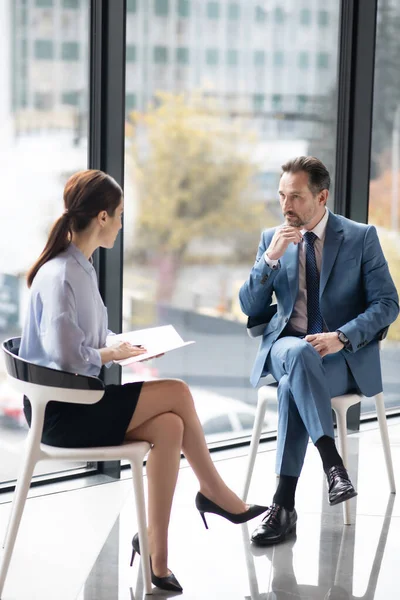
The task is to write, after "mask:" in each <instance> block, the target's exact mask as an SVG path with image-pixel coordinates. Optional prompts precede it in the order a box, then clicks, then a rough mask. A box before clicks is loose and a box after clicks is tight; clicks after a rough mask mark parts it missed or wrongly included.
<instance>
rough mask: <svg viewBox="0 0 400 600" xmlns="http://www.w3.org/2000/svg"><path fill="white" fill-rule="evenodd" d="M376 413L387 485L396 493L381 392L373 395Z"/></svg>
mask: <svg viewBox="0 0 400 600" xmlns="http://www.w3.org/2000/svg"><path fill="white" fill-rule="evenodd" d="M375 405H376V413H377V415H378V423H379V431H380V432H381V439H382V446H383V453H384V455H385V462H386V470H387V474H388V478H389V487H390V492H391V493H392V494H395V493H396V484H395V481H394V473H393V463H392V453H391V450H390V441H389V432H388V426H387V421H386V414H385V404H384V401H383V393H382V392H381V393H380V394H377V395H376V396H375Z"/></svg>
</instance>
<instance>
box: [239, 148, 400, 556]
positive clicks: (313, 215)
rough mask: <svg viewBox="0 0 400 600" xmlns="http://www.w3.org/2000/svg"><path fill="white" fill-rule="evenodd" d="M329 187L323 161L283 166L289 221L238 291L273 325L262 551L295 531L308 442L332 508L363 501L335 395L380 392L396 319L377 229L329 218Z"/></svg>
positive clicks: (257, 368)
mask: <svg viewBox="0 0 400 600" xmlns="http://www.w3.org/2000/svg"><path fill="white" fill-rule="evenodd" d="M329 187H330V176H329V173H328V171H327V169H326V167H325V166H324V165H323V164H322V162H321V161H319V160H318V159H317V158H314V157H310V156H308V157H304V156H301V157H298V158H296V159H293V160H291V161H289V162H287V163H286V164H285V165H283V166H282V175H281V179H280V185H279V197H280V203H281V208H282V212H283V216H284V217H285V223H284V224H283V225H281V226H279V227H276V228H274V229H269V230H266V231H264V232H263V233H262V235H261V241H260V245H259V248H258V252H257V257H256V262H255V264H254V266H253V268H252V270H251V272H250V275H249V278H248V279H247V281H246V282H245V283H244V284H243V286H242V288H241V289H240V293H239V298H240V304H241V307H242V310H243V312H244V313H245V314H246V315H247V316H248V317H250V318H251V319H253V320H255V321H256V322H259V323H263V322H264V323H266V322H268V321H269V322H268V324H267V325H266V327H265V330H264V332H263V337H262V341H261V344H260V348H259V351H258V354H257V357H256V360H255V364H254V368H253V372H252V375H251V379H250V381H251V383H252V385H253V386H254V387H256V386H257V384H258V382H259V380H260V378H261V377H264V376H265V375H267V374H269V373H271V374H272V375H273V376H274V377H275V379H276V380H277V381H278V402H279V421H278V446H277V457H276V472H277V474H278V475H279V484H278V487H277V490H276V493H275V495H274V498H273V503H272V505H271V506H270V508H269V510H268V512H267V515H266V517H265V518H264V520H263V522H262V523H261V524H260V525H259V526H258V527H257V529H256V530H255V531H254V533H253V535H252V541H253V542H254V543H255V544H257V545H260V546H264V545H268V544H274V543H278V542H280V541H282V540H283V539H284V538H285V537H286V536H287V535H288V534H289V533H290V532H291V531H293V530H294V528H295V525H296V521H297V515H296V511H295V508H294V500H295V491H296V485H297V481H298V478H299V476H300V472H301V469H302V466H303V462H304V457H305V453H306V449H307V444H308V439H309V437H311V439H312V441H313V443H314V444H315V446H316V447H317V449H318V451H319V453H320V455H321V459H322V464H323V468H324V471H325V473H326V476H327V481H328V493H329V502H330V504H331V505H332V504H338V503H339V502H343V501H345V500H348V499H349V498H352V497H353V496H355V495H356V491H355V489H354V487H353V485H352V483H351V481H350V479H349V476H348V474H347V471H346V470H345V468H344V466H343V462H342V459H341V457H340V455H339V454H338V452H337V449H336V446H335V441H334V432H333V422H332V410H331V397H333V396H338V395H341V394H345V393H346V392H348V391H350V390H355V389H356V390H360V391H361V392H362V393H363V394H365V395H366V396H373V395H375V394H377V393H379V392H381V391H382V376H381V368H380V359H379V340H380V339H382V338H383V337H384V336H385V335H386V331H387V328H388V326H389V325H390V323H392V322H393V321H394V320H395V319H396V317H397V315H398V312H399V304H398V295H397V292H396V288H395V286H394V283H393V280H392V278H391V276H390V273H389V269H388V266H387V262H386V260H385V257H384V255H383V252H382V249H381V246H380V244H379V240H378V237H377V234H376V230H375V228H374V227H373V226H371V225H364V224H361V223H356V222H354V221H350V220H349V219H346V218H344V217H341V216H339V215H334V214H333V213H331V212H330V211H329V210H328V209H327V207H326V203H327V199H328V194H329ZM273 294H274V295H275V300H276V309H277V310H276V312H275V314H274V315H273V317H272V318H271V313H272V312H273V310H271V305H272V301H273Z"/></svg>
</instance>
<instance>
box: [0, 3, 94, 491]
mask: <svg viewBox="0 0 400 600" xmlns="http://www.w3.org/2000/svg"><path fill="white" fill-rule="evenodd" d="M71 8H74V9H75V10H73V11H72V10H71ZM70 20H72V21H73V36H74V37H73V38H72V39H70V41H69V42H68V43H66V42H63V36H62V35H61V34H60V31H59V30H58V27H66V26H67V25H68V23H69V21H70ZM0 22H1V23H2V36H0V131H1V150H2V152H1V155H2V159H1V161H0V179H1V181H2V193H1V200H0V202H1V207H2V218H1V220H0V239H1V253H0V338H1V341H2V340H3V339H5V338H8V337H11V336H15V335H19V333H20V331H21V325H22V321H23V318H24V314H25V306H26V301H27V293H28V290H27V287H26V283H25V274H26V271H27V269H28V268H29V267H30V265H31V264H32V262H33V260H34V259H35V258H36V257H37V256H38V255H39V254H40V252H41V250H42V249H43V246H44V243H45V240H46V238H47V234H48V231H49V227H50V226H51V224H52V223H53V221H54V220H55V219H56V218H57V217H58V216H59V215H60V213H61V212H62V210H63V203H62V191H63V186H64V183H65V181H66V179H67V178H68V176H69V175H70V174H72V173H73V172H74V171H77V170H79V169H84V168H86V166H87V158H86V156H87V107H88V78H87V68H88V3H87V0H81V1H80V2H79V3H78V2H71V1H69V2H66V1H65V0H53V1H44V0H40V1H39V0H13V2H8V1H2V2H0ZM43 27H46V32H47V33H46V39H42V38H41V37H40V33H39V32H40V31H41V30H42V28H43ZM49 32H50V33H49ZM4 34H5V35H4ZM25 435H26V424H25V419H24V417H23V414H22V399H21V397H19V396H18V394H15V393H14V392H13V391H12V390H11V389H10V387H9V386H8V385H7V382H6V377H5V372H4V363H3V356H0V484H1V483H4V482H5V481H8V480H13V479H15V478H16V475H17V468H18V464H19V450H20V449H21V444H18V441H22V440H23V438H24V437H25ZM72 466H74V465H72ZM46 468H47V467H46V465H45V464H43V465H42V466H41V471H42V472H43V471H45V470H46ZM54 468H59V469H62V468H63V465H62V464H60V465H58V466H56V467H55V465H52V470H54ZM66 468H68V469H70V468H71V464H68V466H67V467H66Z"/></svg>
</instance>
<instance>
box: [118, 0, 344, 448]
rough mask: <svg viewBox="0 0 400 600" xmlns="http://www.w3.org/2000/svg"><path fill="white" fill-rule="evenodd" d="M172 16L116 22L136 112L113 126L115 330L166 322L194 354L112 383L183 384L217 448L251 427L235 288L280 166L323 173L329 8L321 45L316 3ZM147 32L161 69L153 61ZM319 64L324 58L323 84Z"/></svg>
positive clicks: (207, 6)
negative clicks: (289, 162)
mask: <svg viewBox="0 0 400 600" xmlns="http://www.w3.org/2000/svg"><path fill="white" fill-rule="evenodd" d="M172 6H173V5H172V3H171V4H170V7H169V12H168V14H167V13H166V12H165V14H164V16H165V19H164V22H163V23H162V25H161V24H160V23H159V22H158V20H155V19H152V18H151V16H150V15H149V14H148V12H147V11H145V9H144V5H143V3H138V4H137V10H136V12H135V13H134V14H130V13H128V15H127V44H128V47H129V45H130V44H133V43H136V44H137V45H138V52H137V60H136V63H135V65H134V69H133V68H131V65H130V64H129V65H128V64H127V71H126V91H127V100H128V98H130V94H135V97H136V98H137V104H136V106H135V110H134V111H132V110H129V109H127V115H126V119H127V128H126V132H127V135H126V146H125V147H126V161H125V197H126V199H125V226H124V245H125V250H124V254H125V256H124V307H123V316H124V328H125V329H126V330H130V329H138V328H143V327H151V326H156V325H165V324H172V325H174V326H175V327H176V329H177V330H178V332H179V333H180V334H181V336H182V337H183V338H184V339H186V340H191V339H195V340H196V344H195V345H193V346H190V347H188V348H187V349H184V350H179V351H176V352H171V353H169V354H168V355H166V356H164V357H163V358H160V359H156V360H153V361H152V362H150V363H143V365H139V364H136V366H135V367H134V368H133V369H132V370H129V369H128V368H126V369H124V370H123V373H122V376H123V380H124V381H129V380H133V379H135V378H136V379H141V378H143V377H144V378H152V377H180V378H183V379H184V380H185V381H187V382H188V383H189V385H190V386H191V389H192V390H193V394H194V398H195V402H196V407H197V409H198V412H199V415H200V418H201V420H202V423H203V427H204V431H205V432H206V434H207V437H208V440H209V441H217V440H225V439H227V438H232V437H237V436H241V435H248V434H249V432H250V431H251V427H252V423H253V420H254V414H255V403H256V391H255V390H253V389H252V388H251V387H250V385H249V380H248V378H249V373H250V370H251V367H252V363H253V360H254V357H255V355H256V351H257V345H258V344H257V341H255V340H250V338H248V337H247V335H246V328H245V323H246V321H245V318H244V316H243V314H242V313H241V310H240V307H239V303H238V290H239V288H240V285H241V284H242V282H243V281H244V279H245V278H246V276H247V274H248V272H249V270H250V268H251V266H252V264H253V261H254V257H255V253H256V250H257V246H258V241H259V235H260V231H261V229H263V228H265V227H269V226H273V225H275V224H277V223H279V222H280V219H281V215H280V208H279V202H278V198H277V188H278V181H279V173H280V166H281V164H282V163H283V162H284V161H285V160H286V159H287V158H288V157H290V156H294V155H296V154H308V153H317V155H319V156H320V157H321V158H322V159H323V160H325V161H326V162H327V164H328V165H329V167H330V169H331V171H332V174H333V175H334V161H335V158H334V157H335V145H334V144H333V146H332V147H331V148H329V149H328V148H327V147H326V143H325V136H326V131H327V128H328V127H332V128H333V127H335V124H336V112H335V110H336V109H335V105H334V104H333V102H332V98H333V97H334V95H335V91H336V88H337V68H336V64H337V54H338V31H339V6H336V8H335V7H332V9H330V11H329V16H330V19H329V26H327V27H326V31H325V35H324V37H323V38H322V37H321V36H320V32H319V29H318V28H317V21H318V18H319V17H318V15H319V14H320V12H321V11H322V10H325V6H326V3H325V2H323V0H318V1H317V2H314V4H313V6H314V8H313V10H311V9H309V10H307V11H305V10H302V8H301V7H299V3H298V2H297V1H296V0H292V1H290V2H288V1H286V2H283V1H282V2H277V3H275V7H274V9H273V10H269V9H268V7H267V6H265V11H264V9H263V8H262V7H261V5H260V3H254V2H249V1H248V0H242V1H241V2H205V3H198V6H197V9H196V10H195V4H194V3H193V5H192V4H191V5H190V6H191V8H193V10H190V11H188V14H187V16H186V18H185V20H184V21H183V20H182V19H181V17H180V13H181V12H182V11H181V9H182V8H183V7H182V6H181V5H180V4H178V8H179V10H178V14H176V12H175V11H174V10H173V9H172ZM237 15H240V18H237ZM277 24H278V25H279V29H278V30H277ZM305 25H309V26H308V27H307V36H304V34H303V30H304V26H305ZM314 26H315V28H314ZM160 35H162V36H163V43H164V44H165V47H164V52H163V61H161V60H159V61H156V62H158V64H152V62H151V61H149V58H148V57H149V52H150V56H151V52H152V49H153V48H154V45H155V44H156V40H159V39H160ZM287 38H290V39H291V44H290V45H287V44H284V43H283V40H284V39H287ZM311 38H312V39H311ZM321 54H324V56H325V55H328V56H329V58H330V60H329V63H328V64H327V66H326V69H325V72H324V73H322V74H321V73H320V69H319V62H318V61H319V58H318V57H319V56H320V55H321ZM299 56H306V58H307V65H304V64H300V65H299V64H298V57H299ZM161 63H162V64H161ZM305 66H306V67H308V68H307V70H306V71H305ZM328 113H329V114H328ZM328 118H329V125H328V123H327V121H326V119H328ZM332 201H333V200H332ZM275 409H276V407H271V410H272V412H271V414H269V416H268V418H267V422H266V429H268V430H273V429H275V426H276V415H275V412H274V411H275Z"/></svg>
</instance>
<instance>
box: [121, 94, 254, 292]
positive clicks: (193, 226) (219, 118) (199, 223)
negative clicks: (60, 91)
mask: <svg viewBox="0 0 400 600" xmlns="http://www.w3.org/2000/svg"><path fill="white" fill-rule="evenodd" d="M129 133H130V139H131V152H132V155H133V157H134V164H135V169H134V173H133V176H134V177H135V178H136V180H137V181H138V186H139V214H138V235H137V236H136V237H137V246H138V248H139V249H140V248H141V249H142V250H143V251H144V252H145V253H146V255H147V256H149V249H151V250H152V251H153V252H155V253H156V256H157V264H158V265H159V269H160V274H159V275H160V277H159V280H160V285H159V290H158V294H157V299H158V300H164V301H167V300H170V298H171V295H172V292H173V289H174V285H175V277H176V274H177V272H178V269H179V267H180V265H181V263H182V260H183V259H184V257H185V255H186V253H187V251H188V247H189V244H190V243H191V242H192V241H193V240H195V239H204V238H206V239H207V240H208V241H210V240H211V241H212V240H213V239H218V240H219V241H220V240H221V239H232V236H234V235H235V232H236V231H239V230H240V231H249V230H254V231H255V230H257V231H259V229H260V222H261V221H260V214H261V208H262V207H260V206H259V205H258V206H257V204H256V203H254V202H252V200H254V191H253V190H252V185H251V181H252V178H253V175H254V173H255V170H256V166H255V165H254V163H253V162H252V161H251V159H250V157H249V149H250V147H251V141H252V140H251V138H250V136H249V135H248V134H244V132H243V131H241V130H240V127H238V126H237V125H235V124H233V122H232V121H229V120H228V119H227V118H226V117H225V116H224V114H223V113H221V112H219V111H218V110H217V107H216V106H213V105H211V104H210V102H208V101H206V100H205V99H204V97H201V96H184V95H176V94H173V93H160V94H158V95H157V102H156V103H155V104H154V105H153V106H151V107H150V108H149V110H148V112H147V113H145V114H140V113H137V112H135V113H133V114H132V129H131V131H130V132H128V136H129Z"/></svg>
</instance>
